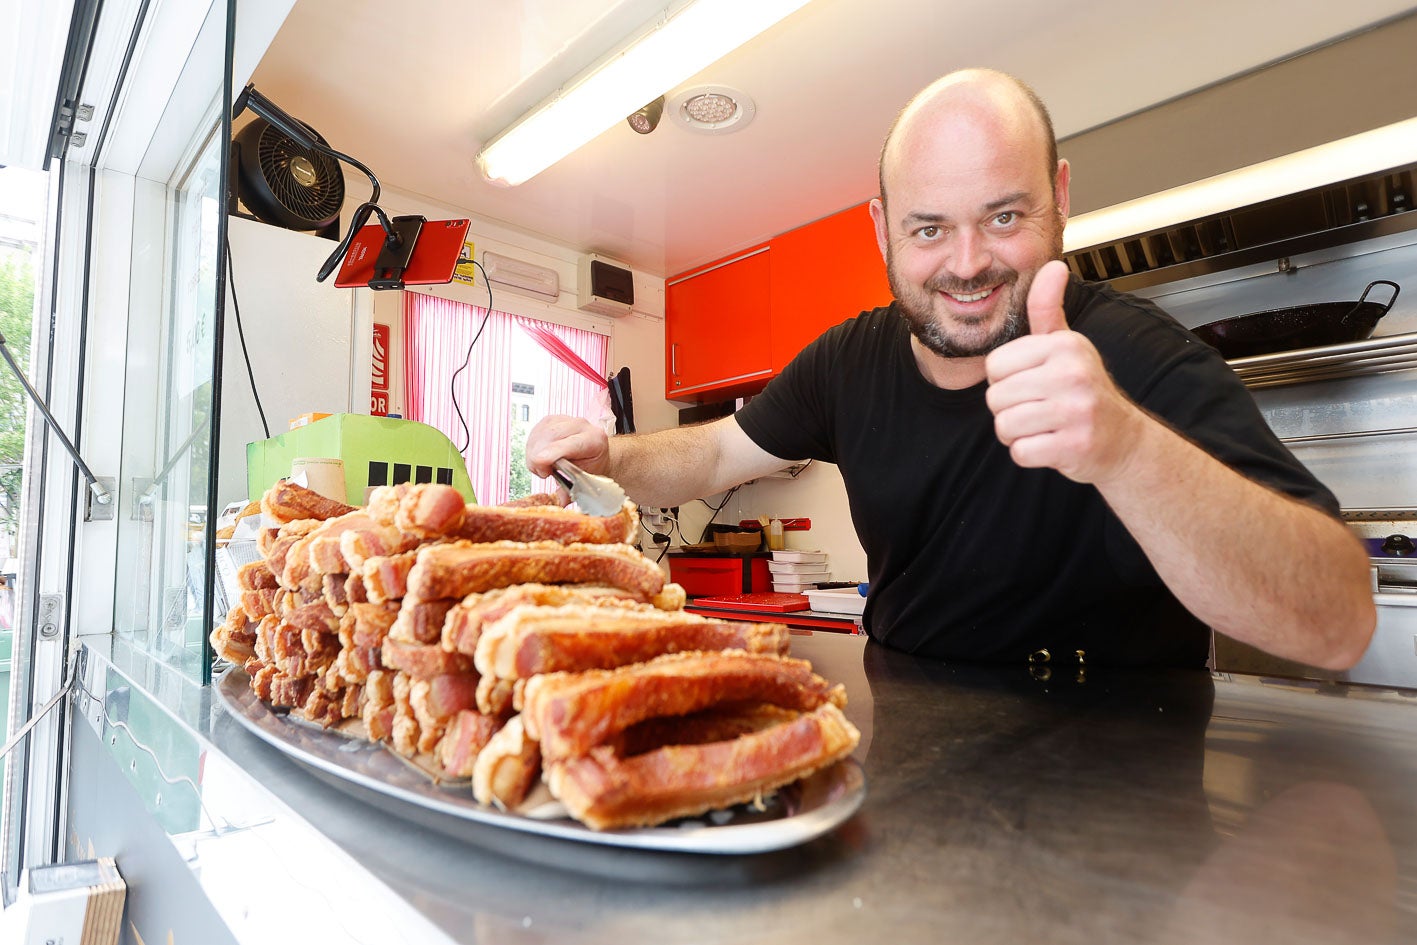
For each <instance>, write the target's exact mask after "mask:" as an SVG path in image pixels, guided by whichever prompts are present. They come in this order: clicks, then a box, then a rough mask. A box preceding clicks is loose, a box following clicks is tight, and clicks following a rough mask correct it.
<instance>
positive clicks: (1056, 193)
mask: <svg viewBox="0 0 1417 945" xmlns="http://www.w3.org/2000/svg"><path fill="white" fill-rule="evenodd" d="M1070 183H1072V167H1071V165H1069V164H1068V162H1067V159H1066V158H1059V159H1058V173H1057V176H1055V177H1054V178H1053V202H1054V203H1055V204H1056V205H1057V207H1058V212H1059V213H1061V214H1062V215H1063V220H1064V221H1065V222H1066V221H1067V219H1068V207H1069V205H1070V204H1069V199H1070V198H1069V196H1068V185H1069V184H1070Z"/></svg>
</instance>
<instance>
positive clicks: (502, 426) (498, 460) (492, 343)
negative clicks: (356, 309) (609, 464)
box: [403, 292, 609, 504]
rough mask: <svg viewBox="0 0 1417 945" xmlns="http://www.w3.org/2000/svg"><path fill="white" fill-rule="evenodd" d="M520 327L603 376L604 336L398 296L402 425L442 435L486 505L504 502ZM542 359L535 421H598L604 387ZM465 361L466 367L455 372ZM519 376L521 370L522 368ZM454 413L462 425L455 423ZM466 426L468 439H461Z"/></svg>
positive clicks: (548, 483)
mask: <svg viewBox="0 0 1417 945" xmlns="http://www.w3.org/2000/svg"><path fill="white" fill-rule="evenodd" d="M484 318H485V319H486V327H485V328H483V329H482V335H481V337H479V338H477V342H476V344H475V345H474V346H473V348H472V354H471V358H470V359H469V358H468V346H469V345H471V344H472V343H473V338H474V336H476V335H477V332H478V328H479V326H481V325H482V323H483V320H484ZM523 320H524V321H527V322H528V323H530V324H534V325H537V326H539V327H541V328H543V329H546V330H547V331H550V332H552V333H554V334H555V335H556V337H558V338H560V339H561V341H563V342H564V343H565V344H566V346H567V347H569V348H570V349H571V350H572V351H574V352H575V353H576V354H577V355H578V356H579V357H580V358H581V359H582V360H584V361H585V362H586V363H587V364H589V365H591V366H592V367H593V368H595V369H596V370H597V371H598V372H600V373H602V374H605V373H606V360H607V356H608V353H609V339H608V338H607V337H606V336H604V335H600V334H596V333H595V332H589V331H582V330H580V329H576V328H566V327H564V326H561V325H555V324H552V323H550V322H543V321H540V320H537V319H523V318H522V317H521V316H514V315H509V314H507V313H505V312H499V311H496V310H493V311H491V312H490V313H489V312H488V310H487V309H485V308H483V307H481V306H476V305H468V304H466V303H464V302H451V301H448V300H447V299H440V298H437V297H435V296H431V295H423V294H421V293H418V292H404V293H403V321H404V351H405V364H406V368H405V370H404V388H405V390H404V403H405V404H406V405H407V412H408V419H410V420H417V421H419V422H421V423H426V424H428V425H429V426H432V427H435V428H437V429H438V430H441V431H442V432H443V433H444V434H446V435H447V437H448V438H449V439H450V440H452V441H453V445H454V446H456V447H459V448H461V449H462V453H463V458H464V461H465V462H466V464H467V472H468V478H470V479H471V480H472V488H473V491H474V492H475V493H476V495H477V500H478V501H479V502H483V503H486V504H493V503H498V502H505V501H506V500H507V498H508V491H509V484H510V483H509V480H510V471H511V433H512V429H511V416H512V411H511V403H512V401H511V393H512V382H513V380H518V379H519V378H515V377H513V374H514V364H513V359H512V350H513V345H512V341H513V335H514V334H522V330H521V329H520V328H518V327H517V326H516V323H517V322H518V321H523ZM538 351H539V349H538ZM540 354H541V356H542V357H544V358H545V362H546V363H545V364H542V365H538V369H537V371H536V374H537V375H538V376H539V377H546V378H547V382H546V383H545V384H544V388H545V393H544V396H543V395H542V393H541V391H538V396H537V401H538V407H540V408H543V409H539V410H538V411H537V412H538V414H540V415H545V414H551V413H558V414H560V413H563V414H570V415H573V416H580V417H585V418H587V419H590V420H595V419H598V416H599V413H600V411H601V407H600V400H599V398H604V397H605V396H606V395H605V394H604V391H603V388H602V389H600V390H597V389H596V388H595V385H593V384H591V383H590V382H589V381H588V380H587V379H586V378H584V377H582V376H581V375H580V374H578V373H576V372H575V371H573V370H572V369H570V368H568V367H566V366H565V365H564V364H562V363H561V362H560V361H557V360H556V359H555V358H552V357H551V356H550V355H549V354H545V353H544V352H540ZM465 359H467V360H468V366H467V368H466V369H464V370H462V371H461V372H459V371H458V369H459V368H460V367H461V366H462V364H463V362H464V360H465ZM548 364H549V367H548V366H547V365H548ZM522 370H526V368H525V366H522ZM455 373H457V378H456V381H454V378H453V375H454V374H455ZM537 386H538V387H541V386H543V385H537ZM454 388H455V389H456V407H455V405H454V400H453V393H452V392H453V390H454ZM459 410H460V411H461V413H462V417H463V420H459V419H458V411H459ZM537 419H539V417H538V416H533V417H532V420H533V421H535V420H537ZM464 422H466V425H467V427H468V433H464V432H463V423H464ZM554 488H555V483H554V481H552V480H544V479H538V480H533V490H534V491H536V492H549V491H552V490H553V489H554Z"/></svg>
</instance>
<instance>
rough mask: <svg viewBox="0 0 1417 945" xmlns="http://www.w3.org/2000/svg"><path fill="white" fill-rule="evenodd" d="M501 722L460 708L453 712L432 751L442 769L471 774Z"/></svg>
mask: <svg viewBox="0 0 1417 945" xmlns="http://www.w3.org/2000/svg"><path fill="white" fill-rule="evenodd" d="M501 724H502V721H501V719H494V718H491V717H490V716H486V715H483V714H482V713H481V712H475V711H472V710H463V711H460V712H458V713H456V714H455V715H454V716H453V717H452V720H451V721H450V722H448V724H447V729H446V731H445V732H444V734H443V737H442V739H441V740H440V741H439V742H438V747H437V748H436V749H435V751H434V754H435V755H436V756H437V758H438V764H439V765H441V766H442V768H443V771H445V772H446V773H447V774H449V775H450V776H452V777H455V778H467V777H471V776H472V774H473V771H474V766H475V764H476V762H477V760H478V759H479V758H480V757H481V756H482V752H483V751H484V750H485V749H486V747H487V745H488V743H489V742H490V741H491V740H492V739H493V738H494V737H495V736H496V733H497V730H498V728H499V727H500V726H501Z"/></svg>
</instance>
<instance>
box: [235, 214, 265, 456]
mask: <svg viewBox="0 0 1417 945" xmlns="http://www.w3.org/2000/svg"><path fill="white" fill-rule="evenodd" d="M226 284H227V285H229V286H231V310H232V312H234V313H235V314H236V337H238V338H240V339H241V356H242V357H243V358H245V359H246V376H247V377H248V378H249V379H250V381H251V396H252V397H254V398H255V400H256V413H258V414H260V415H261V429H262V430H264V431H265V433H266V439H268V440H269V439H270V438H271V428H270V426H269V425H268V424H267V423H266V411H265V410H264V409H263V408H262V407H261V395H260V393H259V392H257V390H256V375H255V373H254V372H253V371H252V370H251V353H250V352H249V351H247V350H246V332H245V330H244V329H243V328H242V327H241V303H240V302H238V301H237V299H236V277H235V276H234V275H233V274H232V265H231V238H230V237H229V236H228V237H227V239H226Z"/></svg>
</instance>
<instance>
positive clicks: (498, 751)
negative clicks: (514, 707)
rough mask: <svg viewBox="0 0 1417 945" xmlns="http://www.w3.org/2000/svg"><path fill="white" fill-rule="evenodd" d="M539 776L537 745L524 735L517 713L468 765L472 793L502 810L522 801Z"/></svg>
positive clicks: (480, 799)
mask: <svg viewBox="0 0 1417 945" xmlns="http://www.w3.org/2000/svg"><path fill="white" fill-rule="evenodd" d="M540 776H541V746H540V745H538V744H537V743H536V741H535V740H534V739H531V738H527V736H526V729H524V728H523V727H522V720H521V716H513V717H512V718H511V719H509V720H508V721H507V724H506V725H504V726H502V728H501V729H500V730H499V731H498V732H497V734H495V735H493V736H492V738H491V740H490V741H488V742H487V744H486V745H485V746H484V747H483V748H482V751H481V752H480V753H479V754H478V756H477V760H476V762H475V763H474V764H473V766H472V794H473V796H474V797H476V798H477V800H478V801H479V802H481V803H483V804H495V805H496V806H498V807H501V808H503V809H510V808H513V807H516V806H517V805H518V804H520V803H521V802H522V801H524V800H526V796H527V794H528V793H529V792H530V791H531V788H532V785H534V784H536V781H537V779H538V778H539V777H540Z"/></svg>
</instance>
